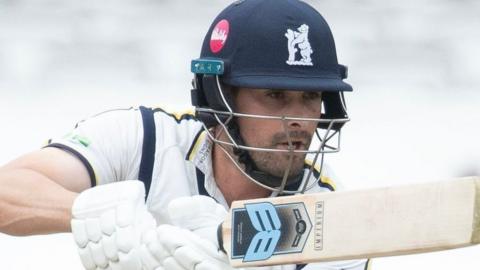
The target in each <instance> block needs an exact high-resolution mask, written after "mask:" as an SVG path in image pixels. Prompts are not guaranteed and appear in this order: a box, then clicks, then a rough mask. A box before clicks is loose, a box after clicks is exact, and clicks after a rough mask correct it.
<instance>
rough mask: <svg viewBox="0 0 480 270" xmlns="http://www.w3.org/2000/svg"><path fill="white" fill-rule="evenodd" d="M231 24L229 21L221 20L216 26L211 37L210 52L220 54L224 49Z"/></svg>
mask: <svg viewBox="0 0 480 270" xmlns="http://www.w3.org/2000/svg"><path fill="white" fill-rule="evenodd" d="M229 29H230V24H229V23H228V21H227V20H221V21H219V22H218V23H217V25H215V28H214V29H213V31H212V36H211V37H210V50H211V51H212V52H213V53H218V52H219V51H221V50H222V49H223V46H224V45H225V42H226V41H227V38H228V32H229Z"/></svg>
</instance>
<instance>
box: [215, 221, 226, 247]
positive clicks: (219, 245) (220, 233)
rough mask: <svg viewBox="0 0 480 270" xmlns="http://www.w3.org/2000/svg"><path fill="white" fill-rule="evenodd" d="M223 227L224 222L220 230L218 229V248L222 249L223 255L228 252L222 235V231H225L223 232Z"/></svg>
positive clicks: (219, 226)
mask: <svg viewBox="0 0 480 270" xmlns="http://www.w3.org/2000/svg"><path fill="white" fill-rule="evenodd" d="M222 225H223V222H222V223H220V224H219V225H218V228H217V241H218V247H219V249H220V250H221V251H222V252H223V253H225V254H227V251H226V250H225V248H224V247H223V234H222V231H223V230H222Z"/></svg>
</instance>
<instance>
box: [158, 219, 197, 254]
mask: <svg viewBox="0 0 480 270" xmlns="http://www.w3.org/2000/svg"><path fill="white" fill-rule="evenodd" d="M156 233H157V238H158V242H160V243H161V244H162V246H163V247H164V248H166V249H167V250H168V252H169V253H170V254H173V252H174V251H175V249H177V248H178V247H181V246H186V245H188V244H189V243H190V241H191V240H192V239H190V237H188V239H187V237H186V236H185V235H186V234H188V233H190V234H191V232H189V231H187V230H185V229H181V228H178V227H175V226H172V225H169V224H163V225H160V226H158V227H157V229H156ZM195 237H197V236H195Z"/></svg>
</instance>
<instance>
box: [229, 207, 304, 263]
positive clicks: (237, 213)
mask: <svg viewBox="0 0 480 270" xmlns="http://www.w3.org/2000/svg"><path fill="white" fill-rule="evenodd" d="M232 213H233V214H232V252H231V257H232V259H242V260H243V261H244V262H251V261H262V260H266V259H268V258H270V257H272V256H276V255H281V254H287V253H299V252H302V250H303V247H304V246H305V243H306V240H307V239H308V235H309V234H310V231H311V229H312V223H311V221H310V217H309V216H308V213H307V210H306V208H305V205H304V204H303V203H302V202H298V203H288V204H278V205H273V204H271V203H269V202H262V203H248V204H245V207H244V208H236V209H232Z"/></svg>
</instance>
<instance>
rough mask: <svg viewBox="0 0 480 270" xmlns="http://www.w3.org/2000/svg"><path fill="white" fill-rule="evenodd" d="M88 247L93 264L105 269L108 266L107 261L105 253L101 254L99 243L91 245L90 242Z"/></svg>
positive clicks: (101, 249)
mask: <svg viewBox="0 0 480 270" xmlns="http://www.w3.org/2000/svg"><path fill="white" fill-rule="evenodd" d="M88 247H89V248H90V252H91V254H92V259H93V262H94V263H95V264H96V265H97V266H99V267H102V268H105V267H107V266H108V259H107V257H106V256H105V253H104V252H103V247H102V245H101V243H93V242H90V243H89V244H88Z"/></svg>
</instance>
